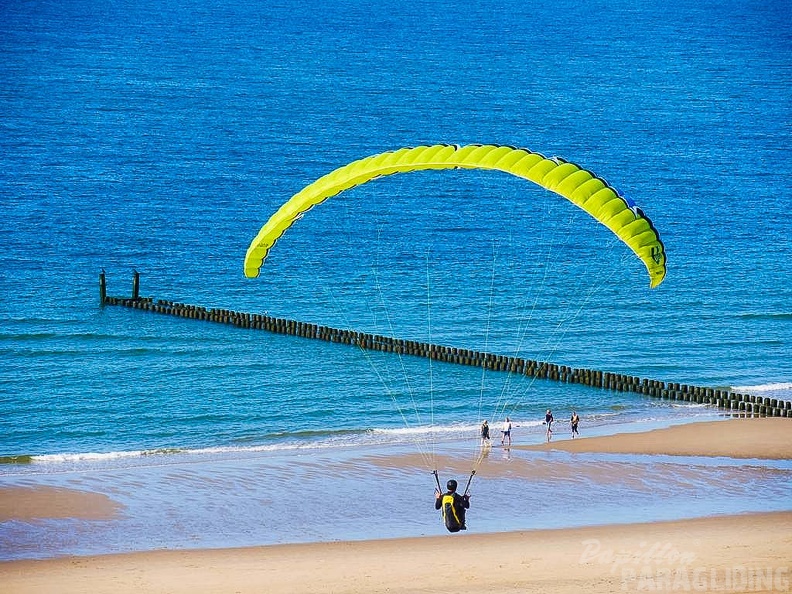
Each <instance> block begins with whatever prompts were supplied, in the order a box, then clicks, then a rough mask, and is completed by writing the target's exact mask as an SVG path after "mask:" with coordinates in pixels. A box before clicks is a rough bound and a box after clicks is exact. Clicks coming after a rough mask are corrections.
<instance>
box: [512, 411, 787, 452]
mask: <svg viewBox="0 0 792 594" xmlns="http://www.w3.org/2000/svg"><path fill="white" fill-rule="evenodd" d="M514 447H515V448H519V449H523V450H563V451H566V452H578V453H579V452H589V453H609V454H652V455H658V454H666V455H671V456H725V457H729V458H762V459H767V460H790V459H792V419H787V418H746V419H730V420H729V421H712V422H704V423H690V424H687V425H677V426H674V427H668V428H665V429H656V430H654V431H647V432H644V433H621V434H619V435H611V436H605V437H583V438H576V439H570V438H569V433H568V431H567V428H566V427H564V426H563V425H559V424H556V430H555V431H554V435H553V438H552V440H551V441H550V443H544V444H541V445H534V446H519V445H518V446H514Z"/></svg>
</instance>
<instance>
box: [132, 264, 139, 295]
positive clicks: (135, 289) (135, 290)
mask: <svg viewBox="0 0 792 594" xmlns="http://www.w3.org/2000/svg"><path fill="white" fill-rule="evenodd" d="M132 299H134V300H138V299H140V273H139V272H138V271H137V270H134V271H133V272H132Z"/></svg>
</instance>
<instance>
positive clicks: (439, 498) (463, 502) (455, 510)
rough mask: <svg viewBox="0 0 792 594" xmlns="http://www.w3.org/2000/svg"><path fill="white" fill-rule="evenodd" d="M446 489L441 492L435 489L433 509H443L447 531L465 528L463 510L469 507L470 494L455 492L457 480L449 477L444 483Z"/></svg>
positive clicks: (457, 530)
mask: <svg viewBox="0 0 792 594" xmlns="http://www.w3.org/2000/svg"><path fill="white" fill-rule="evenodd" d="M446 487H447V488H448V491H446V492H445V493H441V492H440V491H439V490H435V509H439V510H442V511H443V522H444V523H445V527H446V529H447V530H448V531H449V532H459V531H460V530H467V526H465V512H466V510H468V509H469V508H470V495H460V494H459V493H457V492H456V490H457V482H456V481H455V480H454V479H451V480H450V481H448V483H446Z"/></svg>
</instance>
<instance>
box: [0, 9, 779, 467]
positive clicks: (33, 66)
mask: <svg viewBox="0 0 792 594" xmlns="http://www.w3.org/2000/svg"><path fill="white" fill-rule="evenodd" d="M789 16H790V11H789V5H788V3H786V2H765V3H761V4H758V3H750V2H738V1H736V0H729V1H727V2H709V1H705V2H702V1H698V0H697V1H695V2H694V1H691V0H682V1H680V2H675V3H672V4H671V5H668V4H667V3H660V2H649V1H641V2H632V1H631V2H624V1H617V2H610V1H609V2H599V1H594V2H583V3H581V2H563V1H562V2H560V3H559V2H553V3H546V4H545V5H541V4H540V5H536V3H531V4H526V3H521V2H516V1H513V0H506V1H504V2H498V3H495V4H494V5H491V4H489V5H487V6H486V7H484V6H477V5H475V4H474V3H459V2H448V1H445V0H441V1H439V2H433V3H426V4H421V5H414V3H406V4H404V3H403V5H402V4H399V3H396V4H394V3H385V2H374V3H372V2H370V1H369V2H357V1H355V0H331V1H329V2H327V1H325V2H311V1H309V2H302V3H285V2H283V3H277V2H266V3H265V2H240V1H230V2H224V3H220V4H217V3H208V2H205V1H204V0H193V1H189V0H176V1H175V2H168V3H164V4H162V3H155V2H150V1H147V0H143V1H136V2H129V1H125V0H122V1H115V2H112V3H109V2H108V3H96V2H87V1H81V0H73V1H69V2H53V1H40V2H37V1H31V2H16V1H12V2H5V3H3V4H2V6H0V114H1V115H0V205H2V215H3V216H2V217H0V238H1V242H2V243H1V245H2V248H3V249H2V251H1V252H0V361H2V363H0V456H19V455H33V456H37V457H39V460H40V463H41V464H40V465H38V466H37V465H36V464H32V465H23V466H18V465H12V464H6V465H2V466H1V467H0V474H2V475H6V480H8V481H11V482H13V481H14V480H16V479H15V478H14V477H17V476H28V475H30V474H31V473H32V474H36V473H43V474H45V475H47V474H48V473H57V472H60V471H63V470H64V468H68V469H69V470H70V471H71V470H72V469H75V468H76V469H77V470H78V471H79V469H80V461H79V459H80V458H86V457H91V458H93V461H85V460H84V461H83V462H84V463H85V464H88V465H90V464H93V463H94V462H95V459H96V457H97V456H94V455H96V454H101V455H104V456H105V457H107V458H110V459H116V461H117V463H118V464H121V462H120V460H122V459H126V458H122V457H123V456H126V455H127V453H135V452H139V451H152V450H163V449H165V450H171V449H175V450H201V451H206V450H209V451H213V452H214V451H218V449H219V450H220V451H226V450H231V451H237V450H242V451H259V450H267V449H275V450H278V449H283V448H292V447H303V446H306V445H324V446H327V447H332V446H334V445H337V444H344V445H366V444H368V443H375V444H377V443H388V442H391V441H396V442H400V443H406V444H407V445H410V444H411V443H412V440H413V439H414V437H415V436H416V435H418V436H421V439H422V440H423V439H424V437H425V436H426V435H427V434H428V435H430V440H432V441H437V442H442V441H443V439H444V437H443V436H449V437H459V436H463V435H475V431H476V426H477V425H478V423H479V422H480V421H481V420H482V419H483V418H488V419H490V420H491V421H492V422H495V423H498V422H499V421H500V420H501V419H502V418H503V416H505V415H507V414H508V415H511V416H512V417H513V418H515V419H516V420H517V422H518V423H521V424H522V426H523V427H524V428H525V430H526V431H525V432H524V434H531V432H532V431H533V432H535V434H536V435H541V429H540V428H539V426H538V421H539V420H540V419H541V418H542V415H543V413H544V409H545V408H547V407H552V408H553V409H554V410H556V411H558V412H557V416H558V417H561V418H566V417H567V415H568V414H569V411H570V410H571V409H572V408H576V409H577V410H578V411H579V412H580V413H581V416H582V417H583V419H584V425H587V426H588V427H595V428H599V429H600V430H603V431H606V430H608V427H611V428H612V427H617V426H618V427H625V426H626V427H629V426H636V427H637V426H640V425H641V423H660V424H664V423H666V424H667V423H670V422H677V421H679V420H682V419H690V418H699V417H702V418H709V417H714V416H716V414H717V413H716V412H714V411H711V410H709V409H706V408H702V407H682V408H680V407H672V406H670V405H668V404H667V403H660V402H656V401H651V400H648V399H644V398H641V397H638V396H636V395H625V394H614V393H610V392H599V391H592V390H587V389H584V388H579V387H575V386H567V385H563V386H557V385H555V384H548V383H545V382H538V381H537V382H528V381H526V380H525V379H521V378H514V377H509V376H507V375H506V374H494V373H490V374H486V375H482V373H481V371H477V370H472V369H465V368H455V367H453V366H443V365H439V364H436V363H435V364H433V365H432V366H431V367H430V366H429V365H428V363H427V362H424V361H420V360H417V361H413V360H408V359H404V360H400V359H395V358H393V357H382V356H376V355H373V354H366V353H363V352H361V351H356V350H354V349H350V348H348V347H343V346H339V345H332V344H326V343H319V342H311V341H306V340H303V339H298V338H292V337H285V336H276V335H268V334H266V333H263V332H252V331H245V330H239V329H234V328H230V327H225V326H218V325H212V324H206V323H200V322H192V321H186V320H180V319H170V318H164V317H160V316H155V315H153V314H146V313H142V312H138V311H126V310H122V309H117V308H105V309H102V308H100V307H99V303H98V281H97V278H98V274H99V272H100V271H101V270H102V269H104V270H106V271H107V274H108V290H109V293H110V294H114V295H124V294H129V293H130V291H131V276H132V271H133V269H135V270H138V271H139V272H140V273H141V281H142V288H141V292H142V294H143V295H147V296H152V297H155V298H165V299H172V300H176V301H181V302H186V303H194V304H198V305H203V306H206V307H223V308H229V309H235V310H240V311H251V312H256V313H264V312H268V313H269V314H270V315H276V316H281V317H288V318H293V319H298V320H303V321H309V322H315V323H320V324H327V325H332V326H337V327H344V328H353V329H357V330H364V331H371V332H378V333H382V334H389V335H394V336H398V337H402V338H412V339H419V340H431V341H434V342H440V343H443V344H448V345H452V346H459V347H467V348H476V349H480V350H488V351H495V352H500V353H504V354H518V355H520V356H523V357H527V358H535V359H542V360H550V361H554V362H556V363H559V364H566V365H572V366H578V367H588V368H595V369H602V370H606V371H613V372H620V373H627V374H632V375H638V376H642V377H649V378H655V379H661V380H665V381H676V382H681V383H690V384H697V385H708V386H717V387H739V388H740V389H741V390H743V391H749V392H753V393H763V394H765V393H773V394H779V395H781V396H783V397H786V398H789V397H790V394H792V283H790V279H792V273H790V267H789V262H790V261H792V239H790V238H791V237H792V222H790V219H789V216H788V210H789V207H790V204H792V196H791V195H790V190H789V179H790V177H791V176H792V160H790V149H789V146H790V140H791V138H790V131H791V130H792V101H790V89H791V88H792V25H790V22H792V21H791V20H790V18H789ZM431 143H456V144H467V143H495V144H508V145H513V146H522V147H526V148H530V149H531V150H534V151H540V152H542V153H544V154H546V155H559V156H561V157H564V158H565V159H568V160H571V161H574V162H577V163H579V164H581V165H582V166H584V167H586V168H588V169H590V170H592V171H594V172H596V173H597V174H598V175H600V176H602V177H604V178H606V179H608V181H609V182H610V183H612V184H614V185H615V186H616V187H618V188H620V189H622V190H623V191H624V192H626V193H628V194H629V195H630V196H631V197H632V198H633V199H634V200H635V201H636V202H637V203H638V204H639V206H641V208H642V209H643V210H644V211H645V212H646V213H647V215H648V216H649V217H650V218H651V219H652V220H653V222H654V224H655V226H656V227H657V229H658V230H659V231H660V234H661V236H662V238H663V241H664V243H665V246H666V251H667V255H668V276H667V278H666V280H665V282H664V283H663V284H662V285H661V286H660V287H659V288H657V289H655V290H650V289H649V288H648V277H647V276H646V274H645V271H644V270H643V267H642V265H641V264H640V263H639V262H638V261H637V260H636V259H635V258H634V257H633V256H632V255H631V253H630V252H629V250H628V249H627V248H626V247H625V246H623V245H622V244H620V243H619V242H617V241H615V240H614V239H613V238H612V237H611V236H610V234H609V232H607V230H605V229H604V227H601V226H599V225H597V224H596V223H595V222H594V221H593V220H591V219H589V218H588V217H587V216H586V215H584V214H583V213H581V212H578V211H576V209H575V208H574V207H573V206H571V205H570V204H568V203H566V202H565V201H563V200H562V199H560V198H558V197H557V196H555V195H552V194H549V193H546V192H544V191H542V190H540V189H538V188H537V187H535V186H532V185H530V184H527V183H526V182H524V181H521V180H518V179H514V178H510V177H508V176H505V175H501V174H497V173H492V172H489V173H479V172H469V171H465V172H462V171H455V172H423V173H413V174H406V175H401V176H395V177H392V178H387V179H383V180H377V181H375V182H372V183H370V184H367V185H366V186H364V187H361V188H358V189H355V190H352V191H349V192H346V193H345V194H342V195H340V196H338V197H335V198H333V199H331V200H329V201H328V202H327V203H325V204H323V205H321V206H319V207H317V208H315V209H314V210H312V211H311V212H310V213H308V214H307V215H306V216H305V217H304V218H303V219H302V220H301V221H299V222H298V223H297V224H296V225H295V226H294V228H293V229H291V230H290V231H289V232H288V233H287V234H286V235H285V236H284V237H283V238H282V240H281V241H280V242H279V243H278V245H277V246H276V248H275V249H274V250H273V252H272V255H271V256H270V258H268V260H267V262H266V263H265V265H264V268H263V269H262V275H261V277H260V278H259V279H255V280H250V279H246V278H245V277H244V276H243V274H242V262H243V258H244V255H245V250H246V249H247V246H248V244H249V242H250V241H251V240H252V238H253V237H254V236H255V235H256V233H257V231H258V229H259V228H260V227H261V225H263V224H264V222H265V221H266V220H267V218H268V217H269V216H270V215H271V214H272V213H273V212H274V211H275V210H276V208H277V207H278V206H279V205H280V204H281V203H283V202H284V201H286V200H287V199H288V198H289V197H290V196H291V195H293V194H294V193H296V192H297V191H298V190H299V189H300V188H302V187H303V186H304V185H307V184H308V183H310V182H311V181H313V180H314V179H316V178H317V177H319V176H321V175H323V174H325V173H327V172H329V171H331V170H332V169H334V168H336V167H338V166H341V165H343V164H345V163H347V162H349V161H351V160H354V159H358V158H362V157H365V156H368V155H370V154H375V153H378V152H382V151H385V150H391V149H396V148H399V147H402V146H416V145H419V144H431ZM430 425H432V426H436V427H438V429H437V431H439V432H440V433H439V434H438V435H434V432H432V431H429V430H427V429H426V427H428V426H430ZM441 447H442V446H441ZM89 454H90V455H92V456H87V455H89ZM160 457H161V458H162V459H163V460H164V462H163V463H168V462H167V461H168V460H169V455H168V454H161V456H160ZM75 465H76V466H75ZM111 465H112V463H111Z"/></svg>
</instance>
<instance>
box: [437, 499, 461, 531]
mask: <svg viewBox="0 0 792 594" xmlns="http://www.w3.org/2000/svg"><path fill="white" fill-rule="evenodd" d="M442 510H443V520H444V521H445V524H446V526H447V527H448V526H449V520H450V519H451V518H450V517H449V516H451V517H453V519H454V520H453V524H455V525H456V526H457V527H458V526H461V525H462V520H460V518H459V516H458V515H457V510H456V506H455V505H454V495H453V494H451V495H449V494H446V495H443V502H442Z"/></svg>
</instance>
